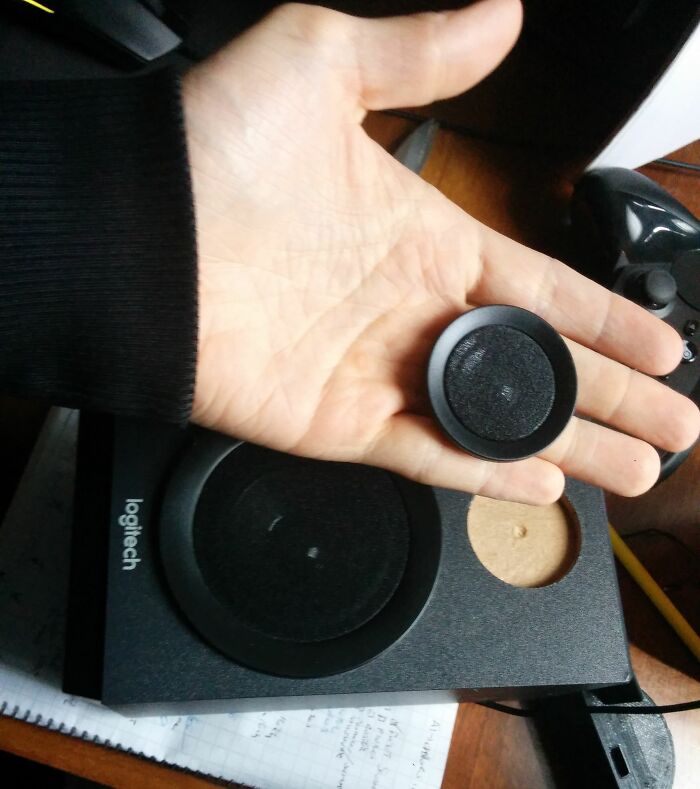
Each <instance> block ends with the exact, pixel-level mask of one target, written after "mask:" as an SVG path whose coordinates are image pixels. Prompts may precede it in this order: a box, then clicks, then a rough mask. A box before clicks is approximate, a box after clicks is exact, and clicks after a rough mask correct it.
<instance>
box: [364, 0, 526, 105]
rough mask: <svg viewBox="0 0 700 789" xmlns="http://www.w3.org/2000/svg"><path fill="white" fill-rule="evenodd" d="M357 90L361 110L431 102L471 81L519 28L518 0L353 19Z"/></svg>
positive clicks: (495, 60) (506, 48) (481, 74)
mask: <svg viewBox="0 0 700 789" xmlns="http://www.w3.org/2000/svg"><path fill="white" fill-rule="evenodd" d="M355 21H356V24H355V26H354V32H353V36H352V39H353V44H354V46H355V47H356V51H357V75H356V76H357V96H358V99H359V103H360V106H361V107H362V109H364V110H379V109H389V108H391V107H406V106H418V105H422V104H430V103H431V102H433V101H436V100H437V99H442V98H447V97H449V96H456V95H457V94H459V93H463V92H464V91H465V90H467V89H468V88H470V87H471V86H472V85H475V84H476V83H477V82H479V81H480V80H482V79H483V78H484V77H485V76H486V75H487V74H489V73H490V72H491V71H493V69H494V68H495V67H496V66H497V65H498V64H499V63H500V62H501V60H502V59H503V58H504V57H505V56H506V54H507V53H508V51H509V50H510V49H511V47H512V46H513V44H514V43H515V40H516V39H517V37H518V34H519V32H520V26H521V22H522V8H521V5H520V2H519V0H481V2H478V3H474V4H473V5H470V6H468V7H467V8H462V9H460V10H458V11H444V12H441V13H424V14H414V15H411V16H402V17H390V18H386V19H357V20H355Z"/></svg>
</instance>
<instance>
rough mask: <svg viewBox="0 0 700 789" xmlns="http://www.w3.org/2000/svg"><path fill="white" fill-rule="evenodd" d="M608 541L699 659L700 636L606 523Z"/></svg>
mask: <svg viewBox="0 0 700 789" xmlns="http://www.w3.org/2000/svg"><path fill="white" fill-rule="evenodd" d="M608 530H609V532H610V541H611V542H612V547H613V551H614V552H615V556H616V557H617V558H618V559H619V561H620V564H622V566H623V567H624V568H625V570H627V572H628V573H629V574H630V575H631V576H632V578H634V580H635V581H636V582H637V584H638V585H639V587H640V588H641V590H642V591H643V592H644V594H645V595H646V596H647V597H648V598H649V600H651V602H652V603H653V604H654V606H655V607H656V608H657V609H658V611H659V613H660V614H661V616H663V618H664V619H665V620H666V621H667V622H668V623H669V625H671V627H672V628H673V629H674V630H675V631H676V633H677V634H678V637H679V638H680V639H681V641H682V642H683V643H684V644H685V645H686V646H687V647H688V649H689V650H690V651H691V652H692V653H693V655H695V658H696V660H698V661H700V636H698V634H697V633H696V632H695V631H694V630H693V628H692V627H691V626H690V623H689V622H688V620H687V619H686V618H685V617H684V616H683V614H681V612H680V611H679V610H678V609H677V608H676V606H675V605H673V603H672V602H671V601H670V600H669V598H668V596H667V595H666V593H665V592H664V591H663V589H661V587H660V586H659V585H658V584H657V583H656V581H655V580H654V579H653V578H652V577H651V575H649V573H648V572H647V570H646V568H645V567H644V565H643V564H642V563H641V562H640V561H639V559H637V557H636V556H635V555H634V554H633V553H632V551H631V550H630V549H629V548H628V547H627V544H626V543H625V542H624V540H623V539H622V537H620V535H619V534H618V533H617V532H616V531H615V529H614V528H613V526H612V524H610V523H609V524H608Z"/></svg>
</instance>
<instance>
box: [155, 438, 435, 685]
mask: <svg viewBox="0 0 700 789" xmlns="http://www.w3.org/2000/svg"><path fill="white" fill-rule="evenodd" d="M160 552H161V558H162V561H163V566H164V570H165V575H166V578H167V581H168V584H169V586H170V588H171V591H172V592H173V595H174V596H175V598H176V600H177V603H178V604H179V607H180V608H181V610H182V611H183V613H184V614H185V616H186V618H187V619H188V620H189V622H190V624H191V625H192V627H193V628H194V629H195V630H196V631H197V632H198V633H199V634H200V635H201V636H203V637H204V638H205V640H207V641H208V642H209V643H211V644H212V645H213V646H215V647H217V648H218V649H219V650H220V651H222V652H223V653H224V654H226V655H227V656H228V657H230V658H232V659H233V660H236V661H237V662H239V663H241V664H244V665H247V666H249V667H251V668H254V669H257V670H259V671H264V672H267V673H271V674H276V675H281V676H292V677H310V676H325V675H328V674H334V673H338V672H340V671H345V670H348V669H350V668H353V667H355V666H357V665H360V664H362V663H364V662H366V661H367V660H369V659H371V658H372V657H374V656H376V655H377V654H379V653H380V652H382V651H383V650H384V649H386V648H387V647H388V646H390V645H391V644H392V643H394V641H396V639H397V638H399V637H400V636H401V635H402V634H403V633H404V632H405V630H406V629H407V628H408V627H410V625H411V624H412V623H413V622H414V621H415V619H416V618H417V616H418V615H419V614H420V611H421V610H422V608H423V607H424V605H425V603H426V601H427V598H428V596H429V594H430V591H431V589H432V586H433V583H434V580H435V575H436V573H437V567H438V562H439V554H440V525H439V518H438V513H437V508H436V505H435V501H434V498H433V493H432V491H431V490H430V489H429V488H426V487H422V486H419V485H415V484H413V483H409V482H407V481H406V480H403V479H401V478H398V477H395V476H394V475H391V474H389V473H387V472H384V471H381V470H379V469H375V468H369V467H364V466H357V465H354V464H345V463H327V462H321V461H312V460H307V459H303V458H297V457H291V456H288V455H284V454H282V453H278V452H273V451H271V450H267V449H263V448H261V447H257V446H254V445H252V444H243V443H237V442H234V441H231V440H230V439H226V438H225V437H223V436H218V435H216V434H207V433H204V432H202V433H201V434H200V435H199V437H198V439H197V440H196V441H195V442H194V443H193V444H192V446H191V447H190V448H189V449H188V450H187V451H186V452H185V454H184V455H183V457H182V459H181V461H180V464H179V465H178V467H177V468H176V469H175V472H174V474H173V476H172V478H171V480H170V484H169V485H168V489H167V491H166V494H165V497H164V502H163V507H162V512H161V524H160Z"/></svg>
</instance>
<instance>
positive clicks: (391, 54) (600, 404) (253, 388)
mask: <svg viewBox="0 0 700 789" xmlns="http://www.w3.org/2000/svg"><path fill="white" fill-rule="evenodd" d="M520 20H521V9H520V5H519V3H518V2H517V0H488V1H485V2H480V3H477V4H476V5H472V6H470V7H469V8H467V9H463V10H460V11H455V12H447V13H440V14H423V15H418V16H412V17H402V18H401V17H400V18H394V19H380V20H366V19H357V18H353V17H349V16H345V15H343V14H340V13H337V12H334V11H329V10H327V9H323V8H316V7H310V6H309V7H307V6H301V5H289V6H283V7H281V8H279V9H278V10H276V11H275V12H273V13H272V14H271V15H270V16H268V17H267V18H266V19H265V20H264V21H263V22H262V23H260V24H259V25H257V26H256V27H254V28H253V29H251V30H250V31H248V32H247V33H245V34H244V35H243V36H241V37H240V38H239V39H237V40H236V41H234V42H233V43H232V44H231V45H230V46H228V47H227V48H226V49H224V50H223V51H221V52H220V53H219V54H217V55H216V56H215V57H214V58H212V59H210V60H209V61H207V62H205V63H203V64H202V65H200V66H198V67H196V68H195V69H194V70H193V71H192V72H191V73H190V74H189V75H188V76H187V78H186V80H185V85H184V103H185V117H186V128H187V137H188V145H189V152H190V161H191V168H192V180H193V190H194V199H195V211H196V220H197V237H198V247H199V291H200V292H199V296H200V325H199V349H198V362H197V383H196V389H195V402H194V410H193V419H194V420H195V421H196V422H198V423H200V424H202V425H205V426H207V427H210V428H214V429H216V430H220V431H223V432H226V433H230V434H232V435H235V436H237V437H239V438H242V439H246V440H250V441H253V442H256V443H259V444H263V445H266V446H269V447H273V448H275V449H279V450H283V451H286V452H291V453H296V454H300V455H306V456H312V457H317V458H324V459H332V460H344V461H353V462H362V463H369V464H374V465H378V466H382V467H385V468H388V469H391V470H393V471H396V472H398V473H401V474H404V475H405V476H407V477H411V478H414V479H416V480H418V481H421V482H425V483H431V484H435V485H441V486H444V487H451V488H456V489H461V490H465V491H472V492H478V493H481V494H483V495H486V496H491V497H495V498H512V499H515V500H520V501H525V502H530V503H545V502H550V501H554V500H556V499H557V498H558V497H559V496H560V494H561V492H562V488H563V483H564V476H563V475H564V474H569V475H573V476H576V477H579V478H581V479H584V480H587V481H589V482H592V483H593V484H596V485H601V486H604V487H606V488H608V489H610V490H612V491H616V492H618V493H622V494H625V495H635V494H638V493H641V492H643V491H644V490H646V489H647V488H649V487H650V486H651V485H652V484H653V483H654V482H655V481H656V478H657V476H658V471H659V460H658V456H657V453H656V452H655V450H654V449H653V448H652V446H650V444H655V445H657V446H659V447H663V448H665V449H669V450H680V449H683V448H685V447H686V446H689V445H690V444H691V443H692V441H693V440H694V439H695V437H696V435H697V432H698V426H699V423H700V422H699V415H698V411H697V409H696V407H695V406H694V405H693V404H692V403H691V402H690V401H689V400H687V399H685V398H683V397H681V396H680V395H678V394H676V393H674V392H673V391H671V390H670V389H668V388H667V387H665V386H663V385H662V384H660V383H658V382H657V381H655V380H653V379H652V378H649V377H647V376H646V375H644V374H643V372H646V373H653V374H662V373H666V372H669V371H670V370H671V369H672V368H674V367H675V366H676V364H677V363H678V362H679V360H680V355H681V342H680V339H679V337H678V335H677V334H676V333H675V332H674V331H673V330H672V329H670V328H669V327H668V326H666V325H665V324H663V323H662V322H660V321H658V320H656V319H655V318H652V317H650V316H649V315H648V314H647V313H646V312H645V311H644V310H643V309H641V308H640V307H638V306H636V305H634V304H632V303H631V302H628V301H626V300H624V299H622V298H620V297H618V296H615V295H612V294H611V293H609V292H608V291H607V290H605V289H603V288H601V287H599V286H597V285H595V284H593V283H592V282H590V281H588V280H586V279H585V278H583V277H581V276H580V275H578V274H576V273H574V272H573V271H572V270H570V269H568V268H567V267H566V266H564V265H563V264H562V263H559V262H556V261H553V260H551V259H549V258H547V257H545V256H543V255H540V254H538V253H536V252H533V251H532V250H529V249H527V248H525V247H522V246H520V245H519V244H517V243H515V242H513V241H510V240H509V239H507V238H505V237H503V236H501V235H499V234H498V233H495V232H494V231H492V230H490V229H488V228H486V227H484V226H483V225H481V224H480V223H479V222H477V221H476V220H474V219H473V218H471V217H470V216H468V215H467V214H465V213H464V212H463V211H461V210H460V209H459V208H458V207H457V206H455V205H454V204H452V203H451V202H450V201H449V200H447V199H446V198H445V197H444V196H443V195H441V194H440V193H439V192H438V191H437V190H435V189H434V188H433V187H431V186H430V185H428V184H426V183H425V182H423V181H422V180H421V179H420V178H419V177H418V176H416V175H414V174H413V173H411V172H409V171H408V170H406V169H405V168H404V167H403V166H401V165H400V164H398V163H397V162H396V161H395V160H394V159H393V158H392V157H391V156H390V155H389V154H388V153H386V152H385V151H384V150H383V149H382V148H381V147H380V146H379V145H377V144H376V143H375V142H373V141H372V140H371V139H370V138H369V137H368V136H367V135H366V134H365V132H364V131H363V129H362V127H361V123H362V120H363V118H364V116H365V113H366V112H367V111H368V110H378V109H386V108H390V107H398V106H409V105H413V106H415V105H418V104H425V103H429V102H431V101H433V100H435V99H438V98H442V97H447V96H450V95H454V94H457V93H461V92H463V91H464V90H466V89H467V88H469V87H470V86H471V85H473V84H474V83H476V82H478V81H479V80H480V79H481V78H482V77H484V76H485V75H486V74H487V73H488V72H490V71H491V70H492V69H493V68H494V67H495V66H496V65H497V64H498V62H499V61H500V60H501V59H502V58H503V56H504V55H505V54H506V52H507V51H508V50H509V49H510V47H511V46H512V44H513V42H514V41H515V39H516V37H517V35H518V31H519V27H520ZM490 303H506V304H514V305H518V306H521V307H524V308H526V309H529V310H532V311H533V312H536V313H537V314H539V315H540V316H541V317H543V318H544V319H545V320H547V321H549V322H550V323H551V324H552V325H553V326H554V327H555V328H556V329H557V330H558V331H559V332H560V333H561V334H563V335H564V336H565V337H566V338H568V340H567V341H568V343H569V347H570V348H571V352H572V354H573V356H574V360H575V362H576V366H577V370H578V375H579V400H578V404H577V408H578V411H579V412H580V413H581V414H583V415H585V416H587V417H592V418H593V419H594V420H596V421H595V422H593V421H584V420H582V419H579V418H574V419H572V421H571V423H570V424H569V426H568V427H567V429H566V430H565V431H564V433H563V434H562V435H561V437H560V438H558V439H557V441H556V442H555V443H554V444H553V445H551V446H550V447H548V448H547V449H546V450H545V451H543V452H542V453H541V455H540V456H539V457H533V458H528V459H526V460H522V461H518V462H513V463H491V462H486V461H482V460H479V459H476V458H474V457H471V456H469V455H468V454H466V453H464V452H462V451H460V450H459V449H457V448H456V447H455V446H453V445H452V444H451V443H450V442H449V441H448V440H447V439H445V438H444V437H443V436H442V434H441V433H440V431H439V430H438V428H437V427H436V426H435V423H434V421H433V420H432V419H431V417H430V412H429V408H428V406H427V402H426V394H425V370H426V364H427V358H428V355H429V352H430V348H431V346H432V344H433V343H434V341H435V339H436V338H437V336H438V335H439V334H440V332H441V330H442V329H443V328H444V327H445V326H446V325H447V324H448V323H449V322H450V321H451V320H453V319H454V318H455V317H456V316H457V315H459V314H460V313H462V312H464V311H465V310H467V309H469V308H471V307H474V306H478V305H483V304H490ZM626 365H629V367H627V366H626ZM630 367H633V368H636V369H637V370H640V371H643V372H634V371H632V370H631V369H630ZM602 423H607V424H608V425H609V427H607V426H604V425H603V424H602ZM618 431H619V432H618ZM647 442H650V443H647Z"/></svg>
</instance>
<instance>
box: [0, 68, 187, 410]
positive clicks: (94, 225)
mask: <svg viewBox="0 0 700 789" xmlns="http://www.w3.org/2000/svg"><path fill="white" fill-rule="evenodd" d="M196 321H197V271H196V250H195V230H194V220H193V209H192V197H191V189H190V181H189V170H188V165H187V151H186V142H185V135H184V129H183V122H182V111H181V106H180V91H179V84H178V79H177V77H176V76H175V75H173V74H170V73H166V72H161V73H156V74H151V75H147V76H140V77H135V78H129V79H113V80H103V81H84V82H80V81H78V82H65V81H51V82H49V81H47V82H6V83H0V390H3V391H5V392H7V393H11V394H17V395H20V396H25V397H35V398H41V399H48V400H50V401H52V402H54V403H57V404H62V405H70V406H74V407H87V408H91V409H97V410H103V411H110V412H113V413H117V414H125V415H134V416H149V417H156V418H160V419H163V420H168V421H178V422H180V421H184V420H186V419H187V417H188V415H189V412H190V409H191V405H192V394H193V389H194V375H195V358H196V344H197V335H196V332H197V328H196Z"/></svg>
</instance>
